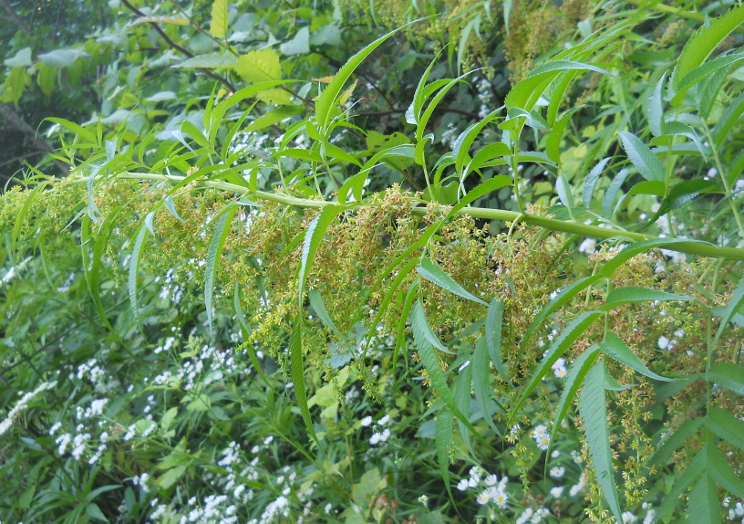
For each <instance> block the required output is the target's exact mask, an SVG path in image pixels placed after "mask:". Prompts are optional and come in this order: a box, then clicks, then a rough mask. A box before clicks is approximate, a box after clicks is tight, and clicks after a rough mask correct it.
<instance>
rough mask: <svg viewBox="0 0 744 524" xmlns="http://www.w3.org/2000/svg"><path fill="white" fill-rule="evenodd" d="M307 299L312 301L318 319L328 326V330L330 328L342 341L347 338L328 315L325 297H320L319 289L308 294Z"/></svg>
mask: <svg viewBox="0 0 744 524" xmlns="http://www.w3.org/2000/svg"><path fill="white" fill-rule="evenodd" d="M307 297H308V298H309V299H310V305H311V306H313V309H314V310H315V314H316V315H318V318H319V319H320V320H321V321H322V322H323V324H325V325H326V326H328V328H330V329H331V331H333V332H334V333H335V334H336V336H337V337H338V338H339V339H340V340H343V339H344V338H346V337H344V336H343V335H342V334H341V331H339V329H338V328H337V327H336V324H334V323H333V319H331V316H330V315H329V314H328V311H327V310H326V307H325V303H324V302H323V297H322V296H321V295H320V291H318V290H317V289H311V290H310V291H309V292H308V294H307Z"/></svg>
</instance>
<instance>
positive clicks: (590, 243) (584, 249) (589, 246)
mask: <svg viewBox="0 0 744 524" xmlns="http://www.w3.org/2000/svg"><path fill="white" fill-rule="evenodd" d="M596 247H597V240H596V239H594V238H585V239H584V241H583V242H582V243H581V245H579V253H586V254H587V255H591V254H592V253H594V251H595V249H596Z"/></svg>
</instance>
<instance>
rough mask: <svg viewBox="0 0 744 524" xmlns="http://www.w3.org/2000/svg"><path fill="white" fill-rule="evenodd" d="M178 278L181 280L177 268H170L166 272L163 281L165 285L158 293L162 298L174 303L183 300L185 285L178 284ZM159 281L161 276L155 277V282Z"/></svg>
mask: <svg viewBox="0 0 744 524" xmlns="http://www.w3.org/2000/svg"><path fill="white" fill-rule="evenodd" d="M176 280H179V276H178V274H177V273H176V270H175V269H173V268H170V269H169V270H168V272H167V273H166V274H165V279H164V281H163V283H164V284H165V285H164V286H163V288H162V289H161V290H160V294H159V295H158V296H159V297H160V298H161V299H163V300H170V301H171V302H173V303H174V304H178V303H179V302H181V299H182V298H183V287H182V286H181V285H180V284H177V283H176V282H175V281H176ZM159 281H160V277H157V278H155V282H159Z"/></svg>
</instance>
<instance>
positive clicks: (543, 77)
mask: <svg viewBox="0 0 744 524" xmlns="http://www.w3.org/2000/svg"><path fill="white" fill-rule="evenodd" d="M569 70H579V71H581V70H583V71H595V72H597V73H602V74H604V75H609V76H612V75H610V73H608V72H607V71H606V70H604V69H602V68H601V67H597V66H594V65H591V64H585V63H582V62H575V61H572V60H553V61H551V62H546V63H544V64H542V65H540V66H538V67H536V68H535V69H533V70H532V72H531V73H530V74H529V76H528V77H527V78H525V79H524V80H521V81H520V82H518V83H517V85H515V86H514V87H513V88H512V90H511V91H509V94H508V95H506V100H505V101H504V103H505V105H506V108H507V109H512V108H514V107H519V108H522V109H524V110H525V111H531V110H532V108H533V107H534V106H535V104H536V103H537V101H538V100H539V99H540V97H541V96H542V94H543V92H544V91H545V89H546V88H547V87H548V85H549V84H550V83H551V82H552V81H553V80H555V79H556V78H557V77H558V76H559V75H560V74H561V72H562V71H569Z"/></svg>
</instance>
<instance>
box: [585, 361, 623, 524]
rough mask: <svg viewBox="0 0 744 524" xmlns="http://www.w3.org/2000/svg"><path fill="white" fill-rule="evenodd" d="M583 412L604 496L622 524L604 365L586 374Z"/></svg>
mask: <svg viewBox="0 0 744 524" xmlns="http://www.w3.org/2000/svg"><path fill="white" fill-rule="evenodd" d="M579 411H580V412H581V418H582V419H583V420H584V432H585V433H586V443H587V446H588V448H589V456H591V457H592V467H593V468H594V472H595V474H596V477H597V482H598V483H599V486H600V487H601V488H602V494H603V495H604V498H605V500H606V501H607V502H608V503H609V505H610V509H611V510H612V513H613V514H614V515H615V519H616V522H622V515H621V513H622V511H620V502H619V501H618V498H617V490H616V488H615V472H614V469H613V467H612V450H611V449H610V431H609V428H608V427H607V406H606V403H605V367H604V363H603V362H602V361H600V362H598V363H597V364H595V365H594V366H593V367H592V369H591V370H590V371H589V372H588V373H587V374H586V380H585V381H584V388H583V389H582V392H581V398H580V399H579Z"/></svg>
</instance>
